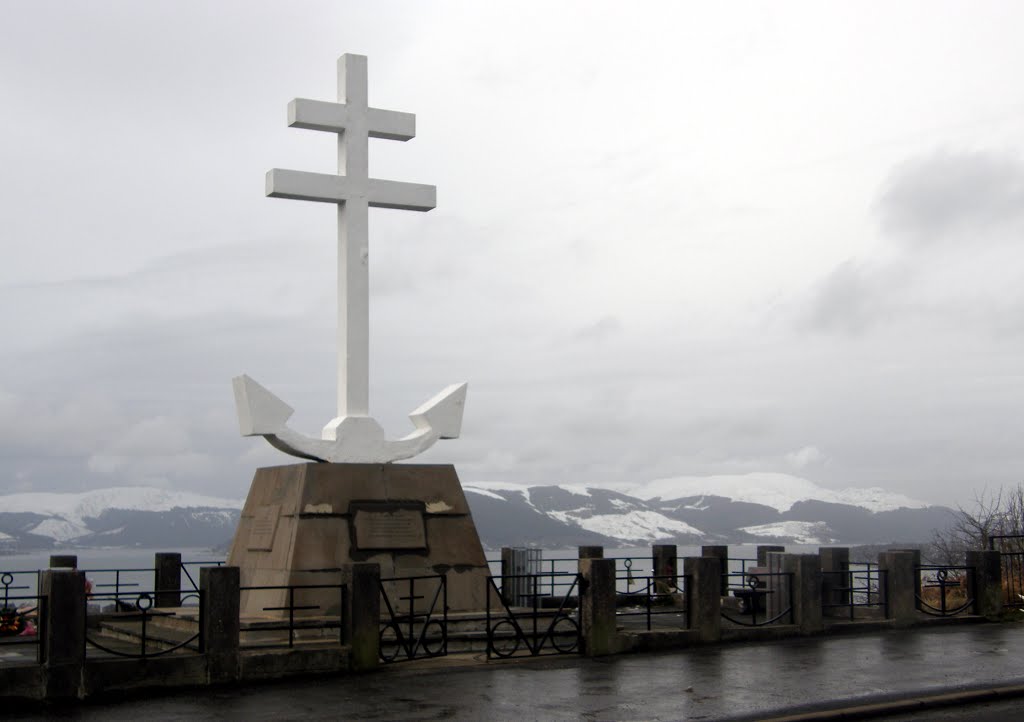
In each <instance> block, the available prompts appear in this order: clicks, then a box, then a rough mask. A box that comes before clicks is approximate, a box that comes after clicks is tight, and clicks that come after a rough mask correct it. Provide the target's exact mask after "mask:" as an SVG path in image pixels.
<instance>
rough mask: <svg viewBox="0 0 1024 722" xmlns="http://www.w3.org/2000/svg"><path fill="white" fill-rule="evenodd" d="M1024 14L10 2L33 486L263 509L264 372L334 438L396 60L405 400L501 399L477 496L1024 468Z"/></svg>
mask: <svg viewBox="0 0 1024 722" xmlns="http://www.w3.org/2000/svg"><path fill="white" fill-rule="evenodd" d="M1021 27H1024V4H1021V3H1017V2H1004V3H997V2H976V1H972V2H958V3H942V2H934V1H929V2H919V3H918V2H901V3H853V2H851V3H846V4H840V3H837V2H832V3H821V2H808V3H796V2H784V3H774V2H773V3H767V2H766V3H738V2H731V3H727V4H726V3H716V4H712V3H696V2H694V3H684V2H669V3H664V4H661V3H651V2H648V3H630V4H626V3H621V2H614V3H613V2H595V1H594V0H588V1H587V2H581V3H569V2H559V3H548V2H543V3H541V2H536V3H531V2H523V0H517V1H516V2H486V3H485V2H429V3H428V2H413V1H409V2H398V3H395V2H390V3H389V2H379V1H377V2H373V3H369V2H362V3H355V2H353V3H346V2H302V3H291V2H274V3H259V2H251V1H249V0H247V1H246V2H183V1H176V2H146V3H139V2H134V1H133V2H61V3H57V2H40V1H39V0H31V1H26V2H18V1H12V0H0V93H2V95H0V338H2V339H3V342H2V347H0V493H10V492H15V491H27V490H35V491H60V490H86V489H92V488H99V487H106V486H117V485H134V484H146V485H158V486H164V487H169V488H181V489H188V490H195V491H204V492H207V493H216V494H218V495H223V496H235V497H241V496H244V494H245V493H246V491H247V489H248V485H249V481H250V480H251V478H252V473H253V470H254V468H255V467H256V466H261V465H270V464H279V463H289V461H290V459H289V457H285V456H284V455H282V454H280V453H279V452H277V451H275V450H273V449H272V448H270V447H269V446H268V445H267V444H266V443H264V442H263V441H262V440H261V439H258V438H256V439H253V438H248V439H246V438H242V437H240V436H239V435H238V428H237V422H236V419H235V410H234V402H233V398H232V393H231V378H232V377H233V376H235V375H237V374H239V373H243V372H244V373H248V374H250V375H251V376H253V377H254V378H256V379H257V380H259V381H260V382H261V383H263V384H264V385H265V386H267V387H268V388H270V389H271V390H272V391H274V392H275V393H276V394H277V395H278V396H280V397H281V398H283V399H284V400H285V401H287V402H288V403H289V404H291V405H292V406H294V407H295V408H296V415H295V417H293V426H295V427H296V428H297V429H299V430H301V431H304V432H306V433H309V434H313V435H315V434H318V433H319V429H320V427H321V426H323V424H324V423H326V422H327V421H328V420H330V419H331V418H332V417H333V416H334V415H335V409H334V404H335V391H334V384H335V361H334V336H333V328H334V325H335V315H334V313H335V312H334V303H335V301H334V298H335V294H336V285H335V284H336V280H335V268H334V260H333V259H334V255H335V251H336V247H335V221H334V210H333V207H331V206H329V205H327V204H314V203H306V202H299V201H288V200H280V199H269V198H266V197H265V196H264V173H265V172H266V170H267V169H269V168H273V167H279V168H292V169H297V170H309V171H320V172H334V171H335V167H334V163H335V152H334V142H335V138H334V136H333V135H331V134H326V133H318V132H314V131H305V130H296V129H290V128H288V127H287V118H286V107H287V103H288V101H289V100H291V99H292V98H294V97H307V98H315V99H321V100H334V99H335V63H336V59H337V57H338V56H340V55H341V54H342V53H345V52H351V53H360V54H364V55H367V56H369V84H370V85H369V90H370V103H371V105H373V106H376V107H380V108H388V109H393V110H400V111H406V112H412V113H415V114H416V116H417V137H416V138H415V139H414V140H412V141H410V142H408V143H397V142H394V141H385V140H375V141H372V142H371V150H370V162H371V175H373V176H374V177H378V178H388V179H392V180H400V181H411V182H419V183H432V184H436V185H437V188H438V194H437V195H438V206H437V208H436V210H434V211H431V212H430V213H408V212H403V211H394V210H374V211H372V212H371V237H370V252H371V259H372V260H371V287H372V295H371V335H372V339H373V341H372V347H371V369H372V371H371V374H372V377H371V410H372V411H373V415H374V416H375V417H377V418H378V420H379V421H380V422H381V423H382V424H383V425H384V426H385V428H386V429H387V430H388V432H389V436H391V437H398V436H402V435H405V434H406V433H408V432H409V431H410V430H411V426H410V424H409V421H408V419H407V414H408V413H409V412H410V411H412V410H413V409H414V408H416V407H417V406H418V405H419V404H421V403H422V402H423V401H425V400H426V399H427V398H429V397H430V396H432V395H434V394H435V393H436V392H437V391H439V390H440V389H441V388H443V387H444V386H447V385H448V384H451V383H454V382H458V381H463V380H465V381H468V382H469V384H470V386H469V397H468V400H467V405H466V415H465V421H464V425H463V437H462V438H461V439H459V440H457V441H446V442H441V443H439V444H438V445H437V446H435V447H434V448H433V449H432V450H431V451H430V452H428V453H427V454H425V455H423V456H422V457H419V460H422V461H428V462H437V463H441V462H453V463H455V464H456V465H457V468H458V470H459V474H460V476H461V478H462V479H463V481H470V482H471V481H512V482H523V483H560V482H570V483H576V484H592V485H596V486H614V485H626V484H636V483H640V482H644V481H648V480H652V479H656V478H662V477H670V476H677V475H678V476H682V475H687V476H694V475H696V476H702V475H713V474H736V473H745V472H755V471H774V472H783V473H789V474H794V475H798V476H802V477H805V478H807V479H810V480H812V481H815V482H817V483H819V484H821V485H823V486H826V487H830V488H842V487H847V486H881V487H884V488H886V489H889V490H892V491H897V492H901V493H904V494H907V495H910V496H912V497H916V498H919V499H923V500H925V501H930V502H937V503H958V502H967V501H969V500H970V499H971V498H972V497H973V494H974V491H975V490H976V489H980V488H982V487H984V486H986V485H987V486H988V487H989V488H991V487H993V486H997V485H999V484H1016V483H1017V482H1019V481H1024V433H1022V432H1024V246H1022V239H1024V155H1022V151H1024V83H1021V74H1022V73H1021V71H1022V69H1024V43H1021V42H1020V28H1021Z"/></svg>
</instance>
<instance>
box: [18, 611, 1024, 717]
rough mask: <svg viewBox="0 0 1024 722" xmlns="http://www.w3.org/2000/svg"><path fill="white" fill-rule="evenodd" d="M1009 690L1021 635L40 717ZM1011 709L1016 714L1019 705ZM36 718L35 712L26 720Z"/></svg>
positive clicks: (902, 634)
mask: <svg viewBox="0 0 1024 722" xmlns="http://www.w3.org/2000/svg"><path fill="white" fill-rule="evenodd" d="M1009 684H1018V685H1020V684H1024V625H1017V624H1002V625H995V624H993V625H965V626H956V627H948V628H943V629H935V628H932V629H916V630H908V631H898V632H893V631H890V632H878V633H872V634H865V635H857V636H853V635H850V636H846V635H840V636H831V637H818V638H812V639H799V640H786V641H779V642H765V643H738V644H728V645H719V646H714V647H708V648H700V649H692V650H688V651H680V652H670V653H661V654H646V655H622V656H617V657H607V658H601V659H585V658H579V657H574V656H569V657H548V658H544V659H534V660H528V661H525V662H497V663H487V664H482V663H480V661H479V660H478V659H475V658H469V657H463V658H458V657H450V658H447V659H437V660H425V661H423V662H411V663H404V664H398V665H392V666H390V667H388V668H387V669H385V670H383V671H381V672H379V673H374V674H369V675H363V676H349V677H334V678H318V679H312V680H304V681H300V682H283V683H277V684H269V685H263V686H246V687H233V688H225V689H207V690H198V691H192V692H189V693H187V694H175V695H170V696H165V697H152V696H149V697H147V698H145V699H136V700H128V701H122V702H107V703H103V704H88V705H83V706H80V707H76V708H72V709H53V710H50V711H48V712H47V713H46V714H44V715H43V718H49V719H57V718H61V719H64V718H68V717H70V718H73V719H82V720H122V719H133V720H137V719H148V720H165V719H166V720H195V719H220V720H236V719H239V720H240V719H245V720H271V719H273V720H282V719H299V720H311V719H359V720H399V719H400V720H439V719H449V720H575V719H586V720H688V719H690V720H698V719H699V720H718V719H764V718H770V717H776V716H781V715H782V714H784V713H790V714H792V713H795V712H808V711H812V710H821V709H824V708H827V707H835V706H839V703H840V702H841V703H845V704H849V705H857V704H866V703H869V702H874V701H879V700H899V699H904V700H905V699H907V698H910V697H914V696H918V695H922V694H938V693H948V692H952V691H963V690H967V689H970V688H977V687H979V686H985V687H994V686H998V685H1009ZM1021 691H1024V688H1021ZM1003 704H1009V705H1010V708H1011V709H1012V708H1013V707H1014V705H1013V703H1012V702H1010V703H1003ZM1021 708H1022V709H1024V702H1022V703H1021ZM47 714H48V715H49V717H47V716H46V715H47ZM29 718H31V719H39V718H40V715H39V713H38V712H36V713H35V714H32V715H26V716H25V717H23V719H29ZM903 719H909V718H907V717H904V718H903ZM922 719H927V716H925V717H922Z"/></svg>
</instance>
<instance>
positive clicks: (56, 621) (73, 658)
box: [39, 568, 85, 699]
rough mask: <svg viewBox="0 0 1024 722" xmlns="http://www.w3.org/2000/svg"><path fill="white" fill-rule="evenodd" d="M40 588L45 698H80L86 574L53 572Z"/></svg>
mask: <svg viewBox="0 0 1024 722" xmlns="http://www.w3.org/2000/svg"><path fill="white" fill-rule="evenodd" d="M40 585H41V586H40V590H39V593H40V596H43V597H45V598H46V606H45V608H44V610H43V613H42V614H41V615H40V617H41V618H42V622H43V629H42V630H41V631H40V633H41V634H42V635H43V636H42V639H43V650H42V654H43V659H44V661H45V677H46V698H47V699H59V698H63V697H77V696H79V688H80V686H81V681H82V666H83V665H84V664H85V574H84V573H83V572H79V571H75V570H74V569H66V568H62V569H50V570H47V571H45V572H43V575H42V580H41V582H40Z"/></svg>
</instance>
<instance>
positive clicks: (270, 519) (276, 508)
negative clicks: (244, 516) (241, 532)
mask: <svg viewBox="0 0 1024 722" xmlns="http://www.w3.org/2000/svg"><path fill="white" fill-rule="evenodd" d="M280 516H281V505H280V504H269V505H267V506H261V507H258V508H257V509H256V514H255V515H254V516H253V520H252V525H251V526H250V527H249V542H248V544H247V545H246V548H247V549H248V550H249V551H252V552H269V551H272V550H273V549H274V532H276V531H277V520H278V518H279V517H280Z"/></svg>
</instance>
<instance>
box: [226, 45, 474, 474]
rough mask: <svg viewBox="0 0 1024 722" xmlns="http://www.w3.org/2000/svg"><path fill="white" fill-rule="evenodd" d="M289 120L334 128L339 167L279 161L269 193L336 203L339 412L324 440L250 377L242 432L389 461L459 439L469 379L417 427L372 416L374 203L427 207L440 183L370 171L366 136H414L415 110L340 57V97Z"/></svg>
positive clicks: (309, 452)
mask: <svg viewBox="0 0 1024 722" xmlns="http://www.w3.org/2000/svg"><path fill="white" fill-rule="evenodd" d="M288 125H289V126H291V127H293V128H307V129H310V130H322V131H327V132H332V133H337V134H338V175H329V174H325V173H308V172H304V171H295V170H282V169H280V168H275V169H273V170H270V171H268V172H267V179H266V185H267V187H266V192H267V195H268V196H271V197H274V198H291V199H296V200H307V201H320V202H324V203H336V204H337V206H338V339H337V345H338V416H337V418H335V419H333V420H332V421H331V422H330V423H328V424H327V426H325V427H324V429H323V432H322V438H321V439H311V438H309V437H304V436H301V435H299V434H297V433H296V432H294V431H292V430H291V429H289V428H288V427H287V426H285V423H284V422H285V421H286V420H287V418H288V417H289V416H291V413H292V409H291V407H288V406H287V405H286V404H284V402H282V401H281V400H280V399H278V398H277V397H275V396H274V395H273V394H271V393H270V392H269V391H267V390H266V389H265V388H263V387H262V386H260V385H259V384H257V383H256V382H255V381H253V380H252V379H251V378H249V377H248V376H239V377H237V378H236V379H235V380H234V386H235V400H236V405H237V407H238V414H239V424H240V426H241V430H242V434H243V435H246V436H253V435H261V436H264V437H266V438H267V440H268V441H269V442H270V443H271V444H273V445H274V446H276V447H278V448H280V449H282V450H283V451H286V452H288V453H290V454H293V455H296V456H301V457H305V458H313V459H318V460H324V461H352V462H387V461H394V460H396V459H401V458H408V457H410V456H414V455H415V454H418V453H420V452H421V451H423V450H425V449H426V448H427V447H429V446H431V445H432V444H433V443H434V442H435V441H436V440H437V439H438V438H455V437H457V436H458V435H459V431H460V429H461V424H462V408H463V405H464V403H465V395H466V384H456V385H454V386H450V387H448V388H447V389H445V390H444V391H442V392H441V393H440V394H438V395H437V396H435V397H434V398H433V399H431V400H430V401H428V402H427V403H426V404H424V405H423V406H421V407H420V408H419V409H417V410H416V411H414V412H413V413H412V414H411V415H410V418H412V420H413V423H414V424H415V426H416V431H415V432H413V433H412V434H410V435H409V436H407V437H405V438H403V439H399V440H397V441H387V440H386V439H385V438H384V432H383V429H381V428H380V425H379V424H378V423H377V422H376V421H375V420H374V419H372V418H371V417H370V416H369V413H370V408H369V406H370V403H369V395H370V394H369V391H370V389H369V387H370V380H369V379H370V374H369V350H370V316H369V311H370V289H369V257H368V254H369V249H368V244H369V208H370V207H371V206H373V207H376V208H396V209H401V210H411V211H429V210H431V209H432V208H434V206H435V203H436V188H435V187H434V186H432V185H422V184H418V183H401V182H398V181H387V180H378V179H376V178H370V177H369V139H370V138H383V139H387V140H401V141H406V140H410V139H411V138H413V137H415V135H416V116H415V115H413V114H412V113H400V112H397V111H393V110H380V109H378V108H371V107H369V102H368V98H367V74H366V57H365V56H362V55H349V54H346V55H343V56H342V57H341V58H340V59H339V60H338V102H337V103H327V102H322V101H318V100H307V99H304V98H296V99H295V100H293V101H292V102H291V103H289V104H288Z"/></svg>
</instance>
